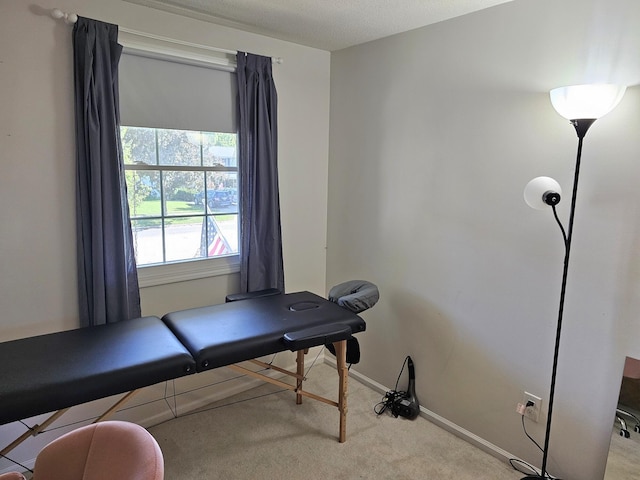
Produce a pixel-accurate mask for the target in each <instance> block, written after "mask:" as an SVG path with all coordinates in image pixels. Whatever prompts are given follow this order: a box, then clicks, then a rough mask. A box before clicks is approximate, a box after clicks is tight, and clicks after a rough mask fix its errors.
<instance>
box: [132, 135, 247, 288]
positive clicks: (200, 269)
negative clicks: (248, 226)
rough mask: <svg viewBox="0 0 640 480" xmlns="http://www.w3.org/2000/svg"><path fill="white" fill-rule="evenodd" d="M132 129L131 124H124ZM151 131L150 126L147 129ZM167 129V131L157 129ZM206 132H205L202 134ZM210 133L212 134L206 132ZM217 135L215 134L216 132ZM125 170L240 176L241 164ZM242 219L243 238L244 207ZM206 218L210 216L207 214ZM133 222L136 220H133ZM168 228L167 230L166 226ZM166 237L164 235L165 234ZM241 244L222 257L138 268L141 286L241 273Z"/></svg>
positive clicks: (135, 166)
mask: <svg viewBox="0 0 640 480" xmlns="http://www.w3.org/2000/svg"><path fill="white" fill-rule="evenodd" d="M123 126H125V127H132V126H130V125H123ZM143 128H150V127H143ZM154 130H163V129H154ZM200 133H202V132H200ZM205 133H208V132H205ZM214 133H215V132H214ZM157 154H158V152H156V155H157ZM123 165H124V170H125V172H127V171H134V172H136V171H138V172H149V171H154V172H155V171H170V172H204V173H208V172H230V173H236V174H237V175H239V174H240V168H239V165H237V166H235V167H226V166H222V165H211V166H209V165H206V166H205V165H191V166H186V165H162V164H131V163H124V164H123ZM235 215H237V217H238V235H240V231H239V229H240V226H241V222H240V205H238V211H237V212H236V213H235ZM204 217H206V213H205V215H204ZM161 218H175V215H168V216H167V215H165V212H162V214H161ZM129 220H130V221H131V220H132V218H131V217H130V218H129ZM163 228H164V227H163ZM163 235H164V233H163ZM239 250H240V245H239V244H238V252H236V253H232V254H227V255H222V256H219V257H214V258H193V259H181V260H175V261H168V262H163V263H155V264H148V265H139V266H136V268H137V270H138V283H139V285H140V287H149V286H155V285H164V284H167V283H176V282H183V281H187V280H196V279H201V278H208V277H215V276H220V275H229V274H232V273H237V272H239V271H240V251H239Z"/></svg>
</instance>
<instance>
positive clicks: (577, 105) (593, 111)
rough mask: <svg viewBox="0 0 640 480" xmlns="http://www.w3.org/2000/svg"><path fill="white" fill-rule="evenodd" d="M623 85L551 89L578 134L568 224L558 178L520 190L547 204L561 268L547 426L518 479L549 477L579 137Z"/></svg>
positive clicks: (531, 201)
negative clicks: (534, 464)
mask: <svg viewBox="0 0 640 480" xmlns="http://www.w3.org/2000/svg"><path fill="white" fill-rule="evenodd" d="M625 90H626V87H624V86H619V85H609V84H601V85H574V86H569V87H561V88H556V89H554V90H551V92H550V96H551V103H552V105H553V107H554V108H555V109H556V111H557V112H558V113H559V114H560V115H562V116H563V117H565V118H566V119H567V120H569V121H570V123H571V124H572V125H573V126H574V127H575V130H576V133H577V134H578V154H577V157H576V167H575V173H574V178H573V193H572V195H571V210H570V213H569V224H568V227H567V230H566V231H565V229H564V227H563V225H562V222H561V221H560V219H559V218H558V214H557V212H556V205H557V204H558V203H559V202H560V198H561V194H562V192H561V190H560V185H559V184H558V182H556V181H555V180H553V179H552V178H549V177H538V178H534V179H533V180H531V181H530V182H529V183H528V184H527V186H526V187H525V190H524V199H525V201H526V202H527V204H528V205H529V206H530V207H532V208H535V209H538V210H543V209H547V208H549V207H551V209H552V211H553V215H554V217H555V219H556V222H557V223H558V226H559V227H560V230H561V232H562V236H563V239H564V246H565V255H564V269H563V272H562V287H561V290H560V306H559V308H558V323H557V329H556V343H555V349H554V354H553V369H552V372H551V388H550V390H549V407H548V412H547V427H546V431H545V439H544V448H543V450H542V469H541V471H540V474H539V475H527V476H526V477H524V478H523V479H522V480H536V479H548V478H551V477H550V476H549V475H548V474H547V457H548V454H549V436H550V433H551V417H552V414H553V398H554V394H555V387H556V373H557V370H558V353H559V350H560V333H561V331H562V314H563V311H564V299H565V292H566V286H567V272H568V270H569V254H570V252H571V240H572V238H573V218H574V214H575V209H576V194H577V193H578V177H579V174H580V158H581V156H582V141H583V139H584V136H585V135H586V134H587V130H589V127H590V126H591V125H592V124H593V122H595V121H596V120H597V119H598V118H600V117H602V116H603V115H606V114H607V113H609V112H610V111H611V110H613V109H614V108H615V106H616V105H618V103H619V102H620V100H621V99H622V96H623V95H624V92H625Z"/></svg>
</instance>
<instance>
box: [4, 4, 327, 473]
mask: <svg viewBox="0 0 640 480" xmlns="http://www.w3.org/2000/svg"><path fill="white" fill-rule="evenodd" d="M52 8H61V9H62V10H64V11H67V12H75V13H77V14H79V15H81V16H85V17H90V18H95V19H99V20H102V21H106V22H111V23H115V24H118V25H120V26H121V27H126V28H129V29H132V30H137V31H142V32H147V33H152V34H156V35H161V36H164V37H170V38H174V39H177V40H183V41H187V42H193V43H197V44H203V45H211V46H214V47H220V48H225V49H232V50H243V51H249V52H252V53H258V54H263V55H267V56H277V57H283V59H284V63H283V64H281V65H276V66H274V77H275V81H276V86H277V89H278V94H279V108H278V113H279V169H280V170H279V174H280V194H281V196H280V200H281V210H282V228H283V243H284V264H285V281H286V286H287V290H288V291H299V290H309V291H312V292H315V293H318V294H320V295H324V293H325V283H326V279H325V269H326V250H325V246H326V218H327V214H326V209H327V203H326V202H327V201H326V197H327V169H328V135H329V66H330V54H329V52H326V51H322V50H317V49H312V48H308V47H303V46H299V45H295V44H292V43H288V42H283V41H278V40H275V39H272V38H267V37H263V36H259V35H253V34H248V33H245V32H241V31H237V30H233V29H229V28H225V27H218V26H215V25H212V24H210V23H206V22H201V21H197V20H193V19H189V18H183V17H179V16H176V15H171V14H168V13H164V12H160V11H156V10H153V9H149V8H145V7H140V6H136V5H132V4H129V3H127V2H123V1H119V0H108V1H105V0H62V1H58V0H55V1H54V0H42V1H39V2H37V5H34V4H33V3H32V2H27V1H26V0H11V1H8V2H5V1H3V2H0V162H1V165H0V205H1V206H0V272H1V275H0V305H2V315H1V317H0V341H6V340H11V339H15V338H21V337H26V336H31V335H36V334H42V333H49V332H54V331H60V330H66V329H71V328H76V327H77V326H78V320H77V307H76V304H77V301H76V298H77V297H76V273H75V269H76V262H75V147H74V118H73V75H72V68H73V67H72V60H71V59H72V46H71V27H70V26H68V25H65V24H64V23H63V22H60V21H55V20H53V19H52V18H51V17H49V15H48V14H49V10H50V9H52ZM237 289H238V275H237V274H234V275H229V276H221V277H215V278H211V279H207V280H194V281H189V282H181V283H174V284H170V285H163V286H156V287H149V288H143V289H142V291H141V296H142V309H143V314H145V315H163V314H164V313H167V312H170V311H175V310H179V309H183V308H190V307H195V306H201V305H206V304H213V303H220V302H223V301H224V297H225V295H226V294H228V293H231V292H236V291H237ZM285 357H286V356H285ZM54 360H55V359H52V361H54ZM286 361H288V360H286ZM221 375H222V374H221ZM196 377H198V378H200V376H196ZM203 377H204V375H203ZM194 381H195V377H194V378H190V379H188V380H184V381H183V382H182V384H181V385H182V388H190V387H193V382H194ZM203 381H207V382H209V381H211V382H213V381H215V379H213V380H212V379H211V378H207V379H203ZM179 386H180V385H179ZM234 388H235V387H234ZM154 394H155V393H154V392H151V393H149V392H147V394H145V395H147V396H149V395H152V396H153V395H154ZM160 394H161V393H160ZM206 395H212V394H210V393H208V392H207V393H206ZM143 399H146V397H145V396H144V395H143V396H142V397H141V399H140V400H138V402H139V403H143ZM197 401H198V399H194V398H191V397H190V398H188V399H186V400H185V403H189V402H197ZM92 408H93V407H90V408H89V410H91V411H92ZM165 410H166V409H165ZM86 413H87V412H85V414H86ZM89 413H91V412H89ZM124 415H130V413H126V414H124ZM136 415H137V417H136V420H137V421H140V422H142V423H144V422H145V421H150V420H149V419H152V418H155V417H154V416H155V415H156V412H155V410H153V411H140V412H138V413H137V414H136ZM134 416H135V415H134ZM64 418H65V417H63V419H64ZM9 430H17V431H19V432H21V431H23V428H22V427H19V426H13V425H12V426H3V427H0V444H2V447H4V446H5V444H7V443H9V440H10V438H9ZM41 443H42V442H41ZM36 445H37V444H36ZM35 452H37V449H36V448H35V447H34V448H32V449H28V448H27V449H24V450H21V451H16V452H14V453H15V454H16V455H17V457H18V458H19V459H22V460H25V461H28V460H29V459H31V458H33V456H35V455H34V453H35ZM5 465H8V463H7V462H4V461H3V462H2V463H0V471H1V470H2V469H3V468H4V467H5Z"/></svg>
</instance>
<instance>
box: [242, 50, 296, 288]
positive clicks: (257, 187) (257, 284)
mask: <svg viewBox="0 0 640 480" xmlns="http://www.w3.org/2000/svg"><path fill="white" fill-rule="evenodd" d="M237 64H238V69H237V75H236V77H237V81H238V113H239V115H238V121H239V167H240V212H241V217H242V220H241V222H242V231H241V235H242V237H241V240H240V289H241V292H253V291H256V290H263V289H266V288H278V289H279V290H280V291H282V292H284V267H283V261H282V233H281V228H280V199H279V193H278V121H277V107H278V96H277V93H276V87H275V84H274V82H273V75H272V71H271V58H269V57H263V56H260V55H254V54H251V53H245V52H238V55H237Z"/></svg>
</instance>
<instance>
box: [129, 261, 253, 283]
mask: <svg viewBox="0 0 640 480" xmlns="http://www.w3.org/2000/svg"><path fill="white" fill-rule="evenodd" d="M239 271H240V257H239V256H238V255H229V256H226V257H219V258H211V259H207V260H194V261H191V262H179V263H168V264H165V265H152V266H148V267H139V268H138V283H139V285H140V288H145V287H153V286H156V285H165V284H168V283H176V282H184V281H187V280H197V279H199V278H208V277H215V276H218V275H228V274H231V273H237V272H239Z"/></svg>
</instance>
